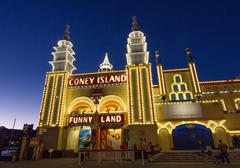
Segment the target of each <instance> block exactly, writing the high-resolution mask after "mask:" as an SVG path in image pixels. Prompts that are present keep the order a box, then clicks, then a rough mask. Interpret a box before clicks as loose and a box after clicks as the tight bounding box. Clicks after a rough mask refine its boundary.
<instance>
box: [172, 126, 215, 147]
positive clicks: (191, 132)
mask: <svg viewBox="0 0 240 168" xmlns="http://www.w3.org/2000/svg"><path fill="white" fill-rule="evenodd" d="M172 136H173V144H174V149H177V150H196V149H199V143H200V142H201V143H203V144H204V145H206V146H213V140H212V133H211V130H210V129H209V128H207V127H205V126H203V125H200V124H183V125H179V126H177V127H176V128H175V129H173V131H172Z"/></svg>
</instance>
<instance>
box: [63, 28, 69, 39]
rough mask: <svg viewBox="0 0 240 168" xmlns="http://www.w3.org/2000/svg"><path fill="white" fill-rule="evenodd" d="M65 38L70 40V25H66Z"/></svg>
mask: <svg viewBox="0 0 240 168" xmlns="http://www.w3.org/2000/svg"><path fill="white" fill-rule="evenodd" d="M63 39H64V40H67V41H69V40H70V25H66V26H65V30H64V36H63Z"/></svg>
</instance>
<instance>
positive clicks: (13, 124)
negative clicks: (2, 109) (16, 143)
mask: <svg viewBox="0 0 240 168" xmlns="http://www.w3.org/2000/svg"><path fill="white" fill-rule="evenodd" d="M15 123H16V118H14V121H13V127H12V131H11V135H10V139H9V146H8V148H10V143H11V141H12V136H13V130H14V127H15Z"/></svg>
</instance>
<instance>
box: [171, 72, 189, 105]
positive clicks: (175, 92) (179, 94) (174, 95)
mask: <svg viewBox="0 0 240 168" xmlns="http://www.w3.org/2000/svg"><path fill="white" fill-rule="evenodd" d="M171 89H172V90H171V92H170V94H169V99H170V100H173V101H176V100H178V101H184V100H192V99H193V96H192V93H191V92H190V91H189V90H188V87H187V84H186V83H185V82H183V79H182V76H181V75H180V74H175V75H174V76H173V83H172V88H171Z"/></svg>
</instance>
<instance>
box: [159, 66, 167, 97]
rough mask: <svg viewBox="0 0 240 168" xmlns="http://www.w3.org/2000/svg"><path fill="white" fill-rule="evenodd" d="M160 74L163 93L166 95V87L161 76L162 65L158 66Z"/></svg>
mask: <svg viewBox="0 0 240 168" xmlns="http://www.w3.org/2000/svg"><path fill="white" fill-rule="evenodd" d="M160 76H161V82H162V90H163V95H164V96H165V95H166V88H165V80H164V77H163V70H162V65H161V66H160Z"/></svg>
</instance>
